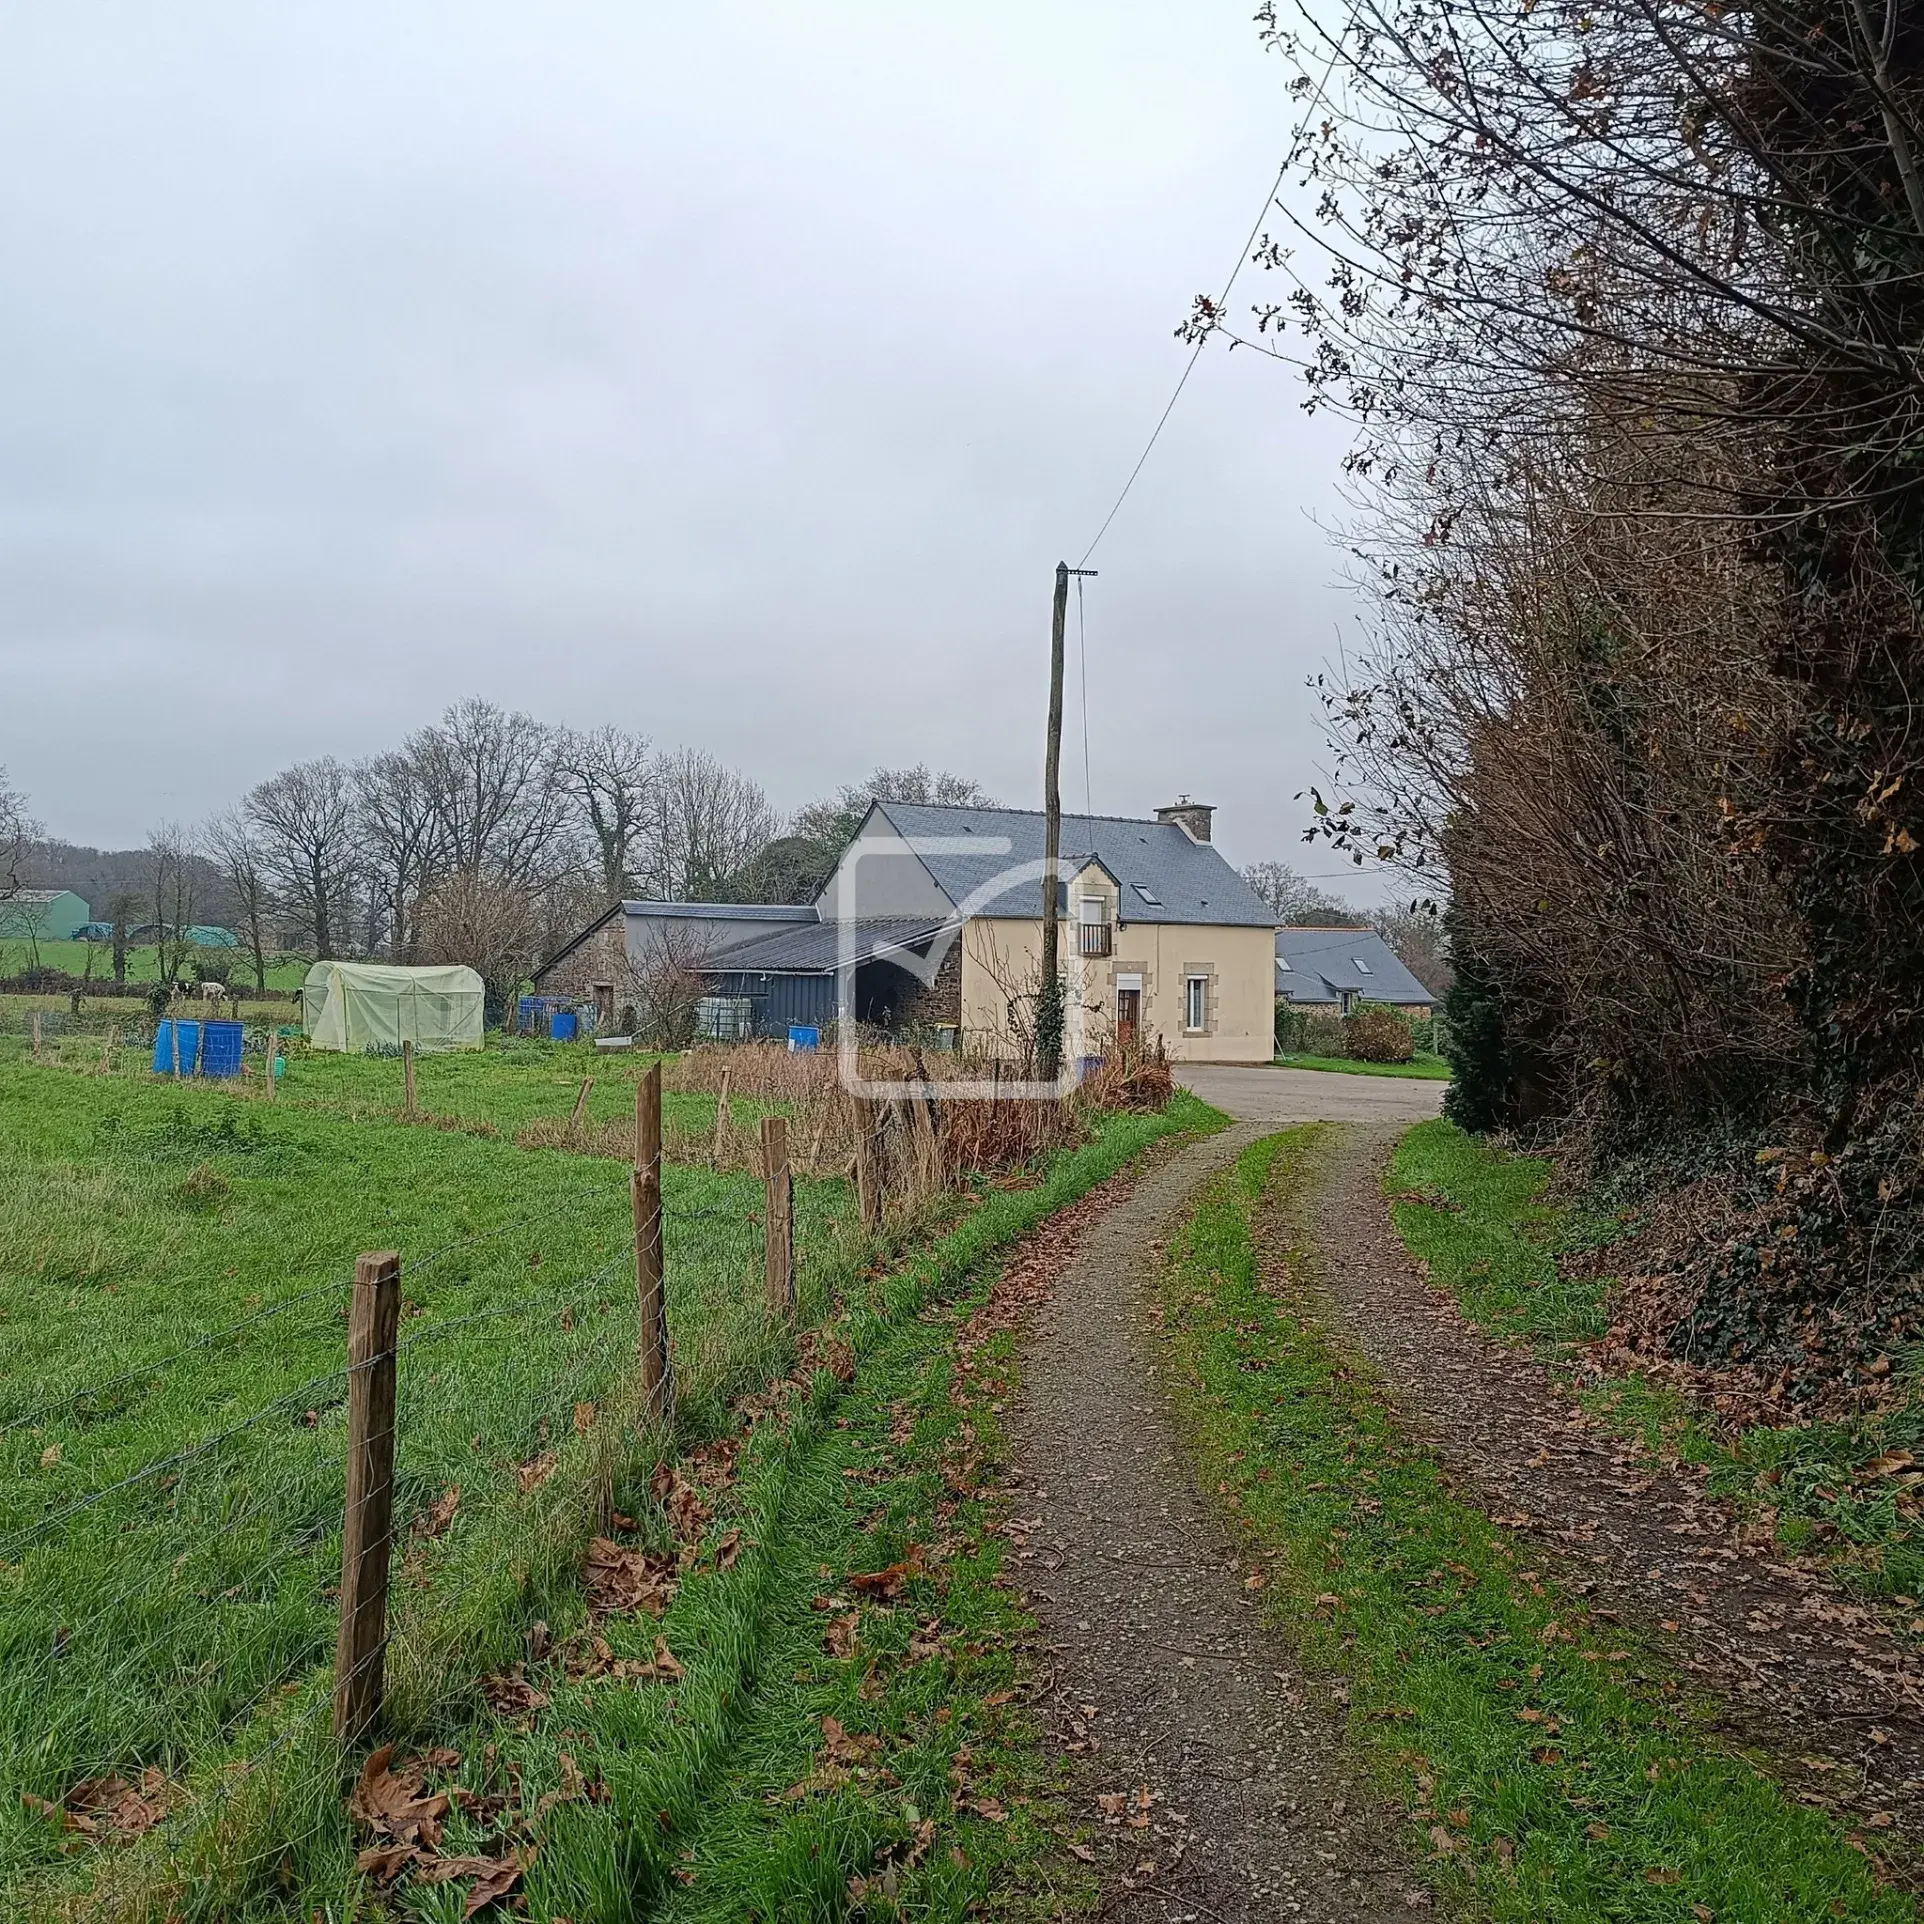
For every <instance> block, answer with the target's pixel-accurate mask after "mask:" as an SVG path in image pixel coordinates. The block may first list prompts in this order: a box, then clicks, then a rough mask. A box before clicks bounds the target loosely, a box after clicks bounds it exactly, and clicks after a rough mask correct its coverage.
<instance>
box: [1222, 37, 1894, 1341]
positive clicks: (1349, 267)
mask: <svg viewBox="0 0 1924 1924" xmlns="http://www.w3.org/2000/svg"><path fill="white" fill-rule="evenodd" d="M1262 20H1263V31H1264V34H1265V36H1266V38H1267V40H1268V41H1269V43H1270V45H1271V46H1272V47H1273V48H1275V49H1276V50H1278V51H1280V52H1281V53H1282V54H1283V55H1284V57H1285V58H1286V59H1288V60H1289V61H1290V62H1291V63H1292V64H1293V66H1294V68H1295V78H1294V87H1295V91H1296V93H1297V96H1298V98H1299V99H1300V100H1301V102H1302V104H1303V111H1302V123H1301V124H1302V130H1303V131H1302V135H1301V139H1300V141H1299V144H1298V147H1297V149H1296V152H1295V154H1294V156H1293V163H1294V166H1295V169H1296V178H1297V181H1298V183H1299V185H1300V186H1301V188H1302V189H1303V190H1305V191H1304V198H1303V200H1302V201H1300V202H1298V203H1294V204H1295V205H1300V206H1303V207H1305V208H1307V209H1308V211H1306V212H1304V213H1303V214H1302V215H1301V216H1300V217H1297V216H1293V215H1292V214H1291V213H1290V211H1289V210H1288V209H1287V208H1283V207H1280V206H1279V209H1278V214H1277V218H1276V220H1275V222H1274V227H1275V231H1274V232H1273V233H1271V234H1269V235H1266V236H1264V238H1263V245H1262V248H1261V250H1260V254H1259V258H1260V260H1261V262H1262V264H1263V266H1264V267H1266V268H1267V269H1268V270H1270V273H1271V275H1272V276H1273V280H1274V283H1275V290H1274V298H1272V299H1268V300H1266V301H1264V302H1263V304H1262V305H1261V306H1260V307H1258V308H1257V309H1256V310H1255V312H1254V313H1253V315H1252V316H1251V317H1250V318H1249V319H1247V320H1243V319H1241V318H1235V319H1232V317H1231V316H1230V315H1228V314H1227V313H1224V312H1222V311H1221V310H1219V309H1218V308H1217V307H1216V305H1215V304H1214V303H1212V302H1208V301H1203V302H1201V303H1199V304H1198V307H1197V310H1196V313H1195V315H1194V317H1193V318H1192V322H1191V324H1190V329H1189V331H1190V332H1191V333H1192V334H1197V333H1200V334H1210V333H1216V332H1226V333H1229V334H1232V335H1234V336H1235V338H1236V339H1237V340H1239V341H1240V342H1241V343H1242V344H1244V345H1246V346H1247V347H1249V348H1251V349H1253V350H1255V351H1257V352H1260V353H1267V354H1271V355H1274V356H1276V357H1278V358H1279V359H1281V360H1284V361H1287V362H1290V363H1291V364H1293V365H1294V366H1295V367H1296V368H1297V369H1298V370H1299V371H1300V372H1301V374H1302V375H1303V377H1304V378H1305V379H1306V380H1307V382H1308V384H1309V388H1310V401H1311V404H1312V406H1315V407H1320V408H1325V409H1334V410H1338V411H1342V412H1346V413H1347V414H1348V415H1349V417H1350V418H1351V419H1352V420H1353V421H1354V422H1355V423H1356V425H1357V437H1356V441H1355V444H1354V451H1353V453H1352V455H1351V457H1350V461H1349V474H1350V478H1351V481H1352V483H1353V490H1354V499H1355V503H1356V512H1355V515H1354V518H1353V520H1352V524H1351V528H1350V537H1351V542H1352V547H1353V550H1354V553H1355V555H1356V556H1357V558H1358V565H1359V574H1360V578H1361V582H1362V585H1363V586H1364V587H1365V589H1366V590H1367V591H1368V594H1369V605H1370V607H1371V610H1372V619H1371V631H1372V634H1371V640H1370V643H1369V645H1368V646H1367V647H1366V648H1365V649H1364V650H1363V652H1362V654H1361V655H1360V656H1357V657H1353V658H1352V660H1351V663H1350V664H1349V668H1348V671H1347V672H1346V673H1345V674H1344V675H1343V676H1342V677H1341V678H1340V679H1339V680H1337V681H1335V682H1333V683H1332V684H1331V686H1330V687H1329V688H1328V690H1327V691H1326V692H1327V701H1328V707H1329V715H1330V720H1331V724H1332V733H1333V737H1334V741H1335V745H1336V748H1337V751H1338V753H1339V755H1340V757H1341V772H1340V776H1339V780H1338V782H1337V785H1336V787H1337V792H1335V793H1331V794H1327V795H1319V796H1318V797H1317V806H1318V808H1319V810H1320V811H1321V812H1320V814H1319V821H1318V827H1319V831H1320V833H1321V834H1323V835H1324V836H1326V837H1327V838H1328V840H1329V841H1330V842H1332V843H1334V844H1335V845H1336V846H1338V847H1341V848H1344V849H1348V850H1352V851H1366V852H1367V853H1369V854H1371V855H1376V856H1380V857H1381V858H1382V859H1385V860H1388V861H1392V862H1396V863H1400V864H1401V865H1403V866H1404V868H1405V869H1406V870H1407V872H1408V873H1409V874H1410V876H1411V877H1412V878H1414V880H1415V882H1416V884H1417V886H1418V888H1419V889H1422V890H1425V891H1427V892H1430V893H1432V894H1434V895H1435V896H1436V897H1437V898H1438V899H1440V900H1441V899H1447V901H1448V904H1449V907H1448V917H1449V921H1450V924H1451V929H1452V935H1453V949H1454V954H1455V960H1456V964H1457V969H1458V982H1459V998H1460V1003H1461V1006H1460V1009H1459V1012H1458V1013H1459V1020H1458V1021H1457V1022H1455V1023H1454V1024H1453V1025H1452V1029H1453V1033H1454V1034H1455V1036H1456V1037H1457V1039H1458V1045H1459V1048H1460V1050H1461V1055H1460V1059H1459V1062H1458V1065H1457V1067H1458V1076H1457V1081H1456V1084H1455V1087H1454V1089H1453V1091H1452V1096H1451V1102H1452V1108H1453V1112H1454V1113H1455V1114H1457V1115H1458V1116H1459V1117H1460V1118H1462V1119H1463V1120H1465V1121H1467V1122H1470V1123H1472V1124H1473V1125H1476V1126H1480V1127H1488V1126H1493V1125H1503V1124H1516V1123H1532V1122H1534V1123H1537V1124H1542V1125H1552V1126H1555V1127H1557V1128H1560V1129H1563V1130H1565V1131H1571V1130H1574V1131H1575V1132H1576V1133H1577V1136H1578V1138H1580V1139H1581V1140H1584V1141H1586V1142H1588V1143H1589V1144H1591V1145H1592V1146H1593V1147H1594V1148H1595V1149H1597V1150H1599V1151H1601V1152H1605V1153H1608V1152H1611V1151H1613V1150H1615V1149H1618V1148H1622V1147H1624V1146H1628V1145H1647V1144H1648V1143H1649V1141H1650V1140H1651V1138H1652V1136H1653V1135H1663V1136H1675V1137H1679V1138H1682V1137H1688V1138H1691V1139H1693V1140H1695V1141H1696V1142H1698V1143H1699V1144H1702V1145H1710V1144H1712V1143H1714V1142H1716V1141H1719V1140H1723V1141H1727V1142H1729V1143H1730V1144H1732V1145H1733V1150H1732V1154H1731V1158H1730V1162H1729V1166H1730V1167H1732V1168H1738V1169H1742V1168H1750V1167H1754V1164H1753V1158H1752V1154H1751V1152H1752V1150H1753V1149H1755V1148H1756V1145H1757V1142H1758V1139H1759V1138H1760V1137H1761V1138H1762V1139H1763V1141H1764V1145H1765V1147H1766V1148H1767V1149H1770V1150H1771V1151H1772V1154H1773V1157H1774V1155H1775V1151H1776V1150H1777V1149H1779V1148H1783V1147H1784V1146H1785V1145H1787V1144H1792V1143H1798V1144H1806V1145H1808V1150H1809V1153H1810V1154H1814V1155H1815V1156H1816V1157H1817V1158H1818V1160H1817V1161H1816V1162H1814V1163H1812V1162H1809V1161H1808V1160H1807V1159H1806V1158H1805V1151H1804V1150H1803V1149H1799V1150H1798V1151H1797V1153H1796V1155H1794V1156H1792V1157H1791V1159H1790V1164H1789V1165H1786V1164H1785V1163H1782V1162H1779V1161H1776V1160H1772V1161H1771V1162H1769V1163H1767V1165H1766V1166H1767V1167H1769V1168H1770V1169H1772V1171H1773V1175H1772V1178H1771V1181H1772V1184H1773V1185H1775V1184H1776V1181H1777V1176H1778V1175H1779V1174H1781V1173H1782V1171H1783V1169H1784V1168H1785V1167H1786V1166H1794V1167H1795V1168H1797V1169H1799V1170H1805V1171H1809V1172H1811V1173H1810V1175H1809V1181H1808V1182H1806V1181H1805V1178H1804V1177H1803V1176H1802V1175H1800V1176H1799V1177H1798V1179H1797V1180H1796V1181H1795V1182H1789V1181H1786V1183H1785V1184H1784V1185H1783V1186H1782V1197H1781V1198H1780V1199H1779V1201H1778V1202H1775V1203H1772V1204H1771V1205H1770V1206H1771V1207H1773V1208H1781V1209H1782V1210H1784V1211H1786V1212H1791V1213H1794V1208H1805V1207H1808V1208H1809V1209H1811V1210H1812V1211H1816V1212H1818V1213H1819V1214H1821V1216H1822V1220H1823V1224H1824V1227H1823V1229H1822V1233H1821V1236H1820V1235H1819V1234H1818V1233H1817V1232H1816V1231H1815V1230H1814V1229H1813V1228H1811V1227H1809V1226H1807V1227H1806V1229H1805V1231H1803V1232H1802V1233H1801V1239H1800V1241H1799V1244H1798V1247H1799V1248H1800V1249H1810V1250H1812V1251H1816V1250H1818V1249H1819V1248H1822V1249H1823V1250H1826V1251H1828V1253H1827V1254H1825V1255H1823V1256H1822V1258H1821V1260H1820V1259H1817V1258H1816V1257H1813V1263H1812V1266H1811V1267H1810V1268H1809V1270H1808V1273H1809V1274H1811V1275H1817V1274H1818V1273H1819V1272H1820V1271H1821V1272H1822V1274H1823V1275H1824V1276H1825V1277H1827V1278H1828V1280H1827V1281H1825V1282H1823V1283H1822V1285H1821V1287H1820V1289H1819V1294H1822V1292H1823V1290H1835V1291H1839V1292H1848V1291H1849V1290H1852V1289H1860V1290H1861V1289H1863V1288H1866V1287H1869V1288H1873V1289H1876V1288H1882V1287H1884V1284H1885V1281H1887V1279H1888V1278H1889V1276H1891V1275H1892V1274H1894V1273H1895V1272H1896V1271H1897V1270H1899V1269H1902V1268H1904V1267H1905V1266H1906V1265H1908V1264H1910V1263H1911V1262H1912V1261H1913V1259H1914V1258H1916V1257H1918V1256H1920V1255H1924V1207H1920V1201H1919V1198H1918V1197H1917V1194H1916V1180H1917V1176H1918V1171H1919V1167H1920V1158H1919V1151H1920V1149H1924V1112H1920V1111H1919V1109H1918V1106H1917V1105H1916V1103H1915V1102H1914V1100H1913V1097H1914V1092H1915V1090H1916V1088H1917V1086H1918V1080H1919V1075H1920V1072H1924V998H1920V996H1919V994H1918V992H1917V984H1918V981H1919V980H1920V964H1921V963H1924V732H1921V731H1920V730H1919V727H1918V720H1919V714H1920V710H1919V691H1920V690H1924V15H1920V13H1919V12H1918V10H1917V9H1915V8H1905V7H1902V6H1899V5H1898V4H1896V0H1882V4H1879V3H1878V0H1849V4H1847V5H1842V6H1831V5H1825V6H1819V5H1815V4H1811V3H1810V0H1752V3H1751V4H1749V5H1747V6H1744V7H1741V8H1724V7H1718V6H1703V5H1699V4H1696V3H1695V0H1506V4H1502V5H1498V6H1494V7H1491V6H1487V5H1483V4H1481V3H1480V0H1344V4H1342V5H1339V6H1337V7H1335V8H1325V7H1320V6H1314V5H1309V4H1301V5H1299V6H1297V7H1296V8H1295V10H1294V11H1293V12H1292V11H1290V10H1289V9H1288V5H1287V0H1283V4H1277V3H1276V0H1272V3H1271V4H1269V5H1267V6H1265V8H1264V10H1263V15H1262ZM1705 1153H1709V1150H1708V1148H1707V1147H1706V1149H1705ZM1823 1171H1828V1172H1829V1173H1828V1174H1827V1175H1826V1174H1821V1173H1818V1172H1823ZM1840 1171H1841V1173H1840ZM1793 1206H1794V1207H1793ZM1732 1260H1733V1261H1738V1259H1737V1258H1732ZM1733 1273H1734V1272H1733ZM1725 1280H1726V1281H1727V1280H1728V1279H1725ZM1719 1296H1720V1290H1719V1289H1712V1290H1710V1291H1708V1292H1707V1294H1706V1297H1705V1300H1706V1301H1710V1300H1712V1299H1716V1298H1718V1297H1719ZM1722 1299H1723V1300H1726V1301H1727V1300H1728V1293H1727V1292H1722ZM1707 1313H1708V1312H1707Z"/></svg>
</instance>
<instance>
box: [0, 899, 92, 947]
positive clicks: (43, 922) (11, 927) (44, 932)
mask: <svg viewBox="0 0 1924 1924" xmlns="http://www.w3.org/2000/svg"><path fill="white" fill-rule="evenodd" d="M91 912H92V911H90V910H89V909H88V907H87V905H86V903H85V902H84V901H82V900H81V898H80V897H79V896H77V895H76V894H75V893H74V892H73V890H72V889H16V890H15V891H14V893H13V894H11V895H9V896H7V897H6V898H5V899H4V900H0V940H6V939H12V940H14V941H16V942H27V941H38V942H70V941H72V940H73V938H74V936H75V935H76V934H77V933H78V932H79V930H81V929H82V928H84V927H85V926H86V923H87V918H88V916H89V915H90V914H91Z"/></svg>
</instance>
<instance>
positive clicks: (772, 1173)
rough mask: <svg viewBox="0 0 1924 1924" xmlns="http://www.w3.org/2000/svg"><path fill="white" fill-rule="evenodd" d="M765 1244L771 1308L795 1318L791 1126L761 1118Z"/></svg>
mask: <svg viewBox="0 0 1924 1924" xmlns="http://www.w3.org/2000/svg"><path fill="white" fill-rule="evenodd" d="M762 1178H763V1182H764V1186H765V1188H766V1192H767V1193H766V1195H765V1197H764V1199H763V1208H762V1222H763V1225H764V1230H763V1242H764V1243H765V1245H766V1248H767V1256H768V1262H767V1270H768V1307H769V1308H770V1310H772V1311H773V1312H774V1313H775V1314H776V1315H777V1316H783V1317H789V1316H793V1315H794V1314H795V1183H794V1178H793V1177H792V1175H791V1174H790V1172H789V1167H788V1123H787V1121H786V1120H785V1119H784V1118H783V1117H781V1116H764V1117H763V1118H762Z"/></svg>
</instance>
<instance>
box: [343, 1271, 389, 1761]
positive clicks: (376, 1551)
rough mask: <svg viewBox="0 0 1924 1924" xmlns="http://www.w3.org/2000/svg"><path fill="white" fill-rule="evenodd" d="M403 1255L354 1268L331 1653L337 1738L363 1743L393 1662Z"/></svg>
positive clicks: (348, 1741) (348, 1329) (378, 1707)
mask: <svg viewBox="0 0 1924 1924" xmlns="http://www.w3.org/2000/svg"><path fill="white" fill-rule="evenodd" d="M400 1323H401V1259H400V1257H399V1256H397V1255H395V1254H394V1253H393V1252H392V1251H388V1252H386V1253H383V1254H381V1255H376V1256H363V1257H361V1258H360V1259H359V1261H357V1262H356V1263H355V1265H354V1303H353V1307H352V1309H351V1310H350V1312H349V1317H348V1326H347V1367H348V1377H347V1507H346V1510H345V1512H344V1514H343V1516H342V1520H341V1634H340V1641H339V1643H338V1644H337V1645H336V1646H335V1652H334V1734H335V1736H336V1737H338V1738H339V1739H340V1740H341V1742H342V1743H344V1744H351V1743H355V1742H357V1741H358V1740H359V1739H360V1738H361V1737H362V1736H363V1735H364V1734H365V1732H366V1731H367V1729H368V1728H369V1726H370V1725H371V1724H372V1723H373V1722H374V1720H375V1718H376V1717H378V1716H379V1715H380V1711H381V1685H382V1672H383V1670H384V1668H385V1664H386V1658H387V1572H388V1553H389V1551H390V1550H391V1549H392V1547H393V1541H394V1337H395V1332H396V1331H397V1330H398V1329H399V1327H400Z"/></svg>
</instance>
